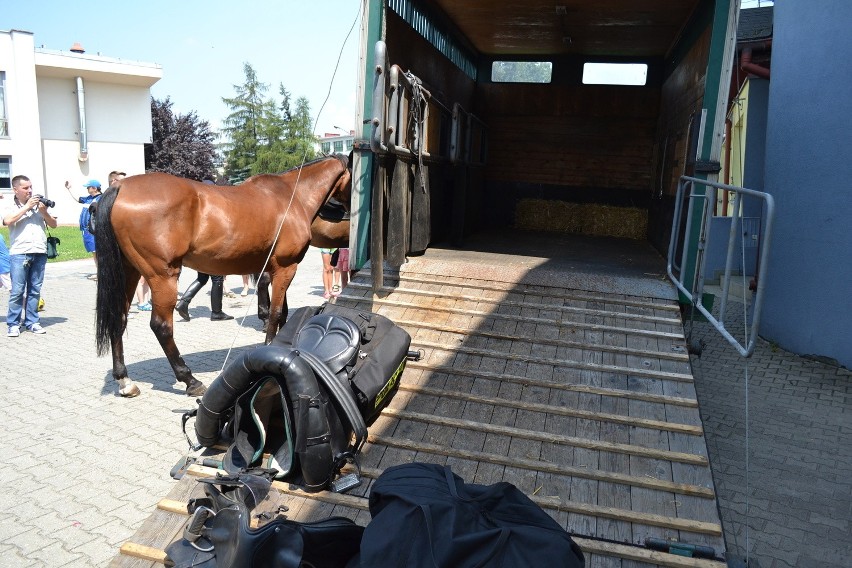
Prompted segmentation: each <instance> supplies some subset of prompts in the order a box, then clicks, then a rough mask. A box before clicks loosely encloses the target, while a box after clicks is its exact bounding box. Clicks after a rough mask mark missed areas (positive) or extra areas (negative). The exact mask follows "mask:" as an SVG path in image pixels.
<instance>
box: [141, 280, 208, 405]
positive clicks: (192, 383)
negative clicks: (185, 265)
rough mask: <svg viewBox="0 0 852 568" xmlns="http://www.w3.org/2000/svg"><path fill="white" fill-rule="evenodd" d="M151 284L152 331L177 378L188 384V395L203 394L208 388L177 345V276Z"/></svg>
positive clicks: (154, 281) (152, 281)
mask: <svg viewBox="0 0 852 568" xmlns="http://www.w3.org/2000/svg"><path fill="white" fill-rule="evenodd" d="M148 284H150V286H151V306H152V307H153V309H152V310H151V331H153V332H154V335H155V336H157V341H159V342H160V347H162V348H163V353H165V354H166V358H167V359H168V360H169V364H170V365H171V366H172V370H173V371H174V373H175V378H176V379H177V380H178V381H179V382H182V383H184V384H186V394H187V395H188V396H201V395H202V394H204V392H205V391H206V390H207V388H206V387H205V386H204V384H203V383H202V382H201V381H199V380H198V379H196V378H195V377H194V376H192V371H191V370H190V369H189V367H188V366H187V365H186V362H184V360H183V357H181V355H180V351H178V348H177V345H175V339H174V309H175V304H177V276H172V277H168V276H163V277H157V278H155V279H152V280H150V281H149V282H148Z"/></svg>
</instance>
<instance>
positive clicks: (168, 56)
mask: <svg viewBox="0 0 852 568" xmlns="http://www.w3.org/2000/svg"><path fill="white" fill-rule="evenodd" d="M360 4H361V2H360V0H313V1H309V2H305V1H299V0H277V1H276V0H244V1H242V2H235V1H231V2H225V1H223V0H204V1H201V0H172V1H165V0H147V1H145V2H139V1H133V0H131V1H127V2H125V1H121V0H112V1H110V2H105V1H103V0H89V1H87V2H68V1H67V0H65V1H61V0H29V1H27V0H2V8H1V9H0V29H4V30H9V29H17V30H26V31H29V32H32V33H33V35H34V42H35V46H36V47H44V48H46V49H53V50H61V51H68V50H69V48H70V47H71V46H72V45H73V44H74V42H79V43H80V44H82V46H83V48H84V49H85V50H86V52H87V53H90V54H100V55H102V56H104V57H111V58H116V59H126V60H132V61H144V62H148V63H157V64H159V65H161V66H162V68H163V78H162V79H161V80H160V81H159V82H158V83H157V84H155V85H154V86H153V87H152V88H151V94H152V95H153V96H154V97H156V98H157V99H164V98H165V97H166V96H169V97H171V100H172V102H173V103H174V106H173V107H172V108H173V110H174V111H176V112H180V113H186V112H189V111H195V112H196V113H197V114H198V116H199V118H201V119H202V120H207V121H208V122H210V124H211V125H212V126H213V127H218V126H219V124H220V123H221V122H222V120H223V119H224V118H225V117H226V116H227V115H228V108H227V107H226V106H225V105H224V103H222V97H232V96H233V95H234V94H235V91H234V87H233V86H234V85H237V84H242V83H243V82H244V78H245V75H244V74H243V63H245V62H248V63H250V64H251V65H252V66H253V67H254V69H255V71H256V72H257V75H258V78H259V79H260V80H261V81H262V82H264V83H268V84H269V85H270V89H269V91H268V92H267V95H269V96H273V95H274V96H276V97H277V94H278V84H279V83H283V84H284V86H285V87H286V88H287V90H289V91H290V94H291V95H292V98H293V100H295V99H296V98H297V97H300V96H304V97H307V98H308V100H309V101H310V105H311V116H312V117H313V118H314V119H315V120H316V119H317V114H318V113H319V111H320V107H321V106H322V104H323V101H324V100H325V99H326V96H327V95H328V93H329V88H331V95H330V97H329V100H328V102H327V103H326V105H325V108H324V109H323V110H322V114H321V115H320V116H319V121H318V123H317V132H318V133H323V132H335V129H334V127H335V126H340V127H342V128H344V129H346V130H349V129H350V128H355V124H354V121H355V93H356V91H357V84H356V81H357V70H358V49H359V42H360V36H359V27H358V26H359V24H360V19H359V11H360ZM356 19H358V23H356V24H355V28H354V29H352V33H351V34H350V35H349V39H348V40H346V36H347V34H348V33H349V30H350V28H351V27H352V24H353V22H355V21H356ZM344 40H346V42H345V44H344ZM341 50H343V54H342V58H341V60H340V65H339V67H338V70H337V73H336V76H334V82H333V83H332V74H333V73H334V68H335V65H336V64H337V59H338V56H339V55H340V53H341Z"/></svg>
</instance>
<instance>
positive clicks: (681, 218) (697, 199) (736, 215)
mask: <svg viewBox="0 0 852 568" xmlns="http://www.w3.org/2000/svg"><path fill="white" fill-rule="evenodd" d="M697 186H703V187H704V188H705V191H704V192H703V193H699V192H696V191H695V189H696V187H697ZM718 190H724V191H730V192H733V193H734V205H733V210H732V211H733V212H732V217H731V226H730V231H729V233H728V243H727V254H726V258H725V271H724V275H723V276H722V277H721V278H720V280H721V285H722V296H721V298H720V305H719V316H718V318H717V317H716V316H714V315H713V314H712V313H711V312H710V310H708V309H707V308H706V307H705V306H704V305H703V303H702V299H703V296H704V281H705V274H706V269H707V255H706V251H707V250H708V246H709V244H710V238H711V232H712V231H711V221H712V219H713V213H714V210H715V205H716V193H717V191H718ZM743 196H751V197H756V198H758V199H761V200H763V202H764V203H763V215H762V223H761V226H762V232H761V234H760V236H759V240H760V252H759V255H758V262H757V268H756V273H755V282H756V288H755V293H754V297H753V299H752V302H753V303H752V316H751V326H750V328H749V327H748V326H746V328H745V335H744V341H743V343H744V344H745V345H743V344H742V343H740V341H739V340H737V338H735V337H734V336H733V335H732V334H731V333H730V331H729V330H728V329H727V328H726V326H725V316H726V311H727V304H728V295H729V292H730V283H731V271H732V269H733V259H734V249H735V245H736V243H737V241H738V240H739V241H740V243H741V246H745V245H744V243H743V240H744V239H743V234H744V230H745V231H746V232H749V231H751V230H752V229H751V227H748V228H747V229H744V224H745V219H744V218H743V215H742V205H743ZM684 204H686V211H685V213H686V214H685V215H684ZM698 207H700V211H701V218H700V224H701V227H700V232H699V235H698V242H697V247H696V248H695V255H696V256H695V270H694V272H693V273H692V274H689V273H688V271H687V270H686V267H687V266H688V262H687V261H688V258H689V255H690V252H691V251H690V247H689V246H688V243H687V241H688V239H689V238H690V235H691V234H692V232H693V225H694V223H695V222H696V221H698V219H697V216H698V213H697V211H698V209H697V208H698ZM774 216H775V201H774V199H773V198H772V196H771V195H769V194H768V193H764V192H762V191H755V190H753V189H747V188H744V187H736V186H732V185H726V184H722V183H716V182H711V181H707V180H703V179H698V178H694V177H689V176H682V177H681V178H680V181H679V182H678V187H677V196H676V199H675V209H674V218H673V221H672V234H671V239H670V241H669V254H668V266H667V271H668V275H669V278H670V279H671V280H672V282H674V284H675V286H677V288H678V290H680V291H681V293H683V295H684V296H686V297H687V298H688V299H689V301H690V303H691V304H692V305H693V306H694V307H695V309H697V310H698V311H699V312H700V313H701V314H702V315H703V316H704V317H706V318H707V320H708V321H709V322H710V323H711V324H712V325H713V327H715V328H716V330H717V331H719V333H720V334H722V336H723V337H724V338H725V339H726V340H727V341H728V342H729V343H731V345H733V346H734V347H735V348H736V349H737V351H739V353H740V355H742V356H743V357H750V356H751V354H752V353H753V352H754V347H755V344H756V341H757V333H758V330H759V328H760V315H761V308H762V306H763V298H764V295H765V289H766V273H767V261H768V258H769V254H768V253H769V245H770V243H771V242H772V220H773V218H774ZM678 250H680V251H681V255H680V263H679V264H677V263H676V257H677V251H678ZM675 272H677V274H675ZM743 274H745V272H744V271H743ZM687 282H690V283H691V288H690V289H688V288H687V284H686V283H687ZM743 301H746V299H745V298H743ZM746 323H748V322H746Z"/></svg>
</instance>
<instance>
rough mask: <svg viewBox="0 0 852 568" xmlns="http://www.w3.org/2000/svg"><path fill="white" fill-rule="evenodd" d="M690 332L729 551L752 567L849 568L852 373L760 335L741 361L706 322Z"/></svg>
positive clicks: (736, 323)
mask: <svg viewBox="0 0 852 568" xmlns="http://www.w3.org/2000/svg"><path fill="white" fill-rule="evenodd" d="M737 307H738V309H737ZM728 310H729V316H727V317H726V319H727V320H728V321H727V325H726V327H728V329H730V330H736V331H735V332H734V333H733V335H734V336H735V337H737V338H738V339H739V340H740V342H741V343H742V344H745V341H744V340H743V337H744V336H743V332H742V331H741V330H742V327H743V326H742V321H743V319H744V316H743V314H742V311H743V309H742V304H741V303H739V304H737V303H735V302H732V303H731V304H729V308H728ZM716 315H717V317H718V314H716ZM685 327H686V330H687V335H689V329H690V324H689V322H687V323H686V325H685ZM692 339H693V340H694V341H698V340H703V341H704V342H706V347H705V348H704V350H703V352H702V355H701V357H700V358H698V357H695V356H693V357H692V372H693V376H694V377H695V386H696V391H697V394H698V401H699V406H700V411H701V417H702V421H703V423H704V428H705V435H706V439H707V449H708V452H709V454H710V465H711V468H712V471H713V480H714V482H715V485H716V491H717V495H718V498H719V509H720V513H721V519H722V527H723V530H724V533H725V542H726V545H727V550H728V557H729V558H735V559H739V560H743V559H748V566H749V568H787V567H794V566H795V567H804V568H811V567H813V568H841V567H844V568H849V567H850V566H852V372H850V371H849V370H846V369H843V368H839V367H836V366H832V365H827V364H824V363H821V362H818V361H815V360H813V359H808V358H804V357H799V356H796V355H794V354H792V353H789V352H787V351H784V350H783V349H780V348H778V347H777V346H774V345H772V344H771V343H769V342H767V341H764V340H762V339H758V340H757V342H756V347H755V351H754V354H753V355H752V356H751V357H750V358H748V359H746V358H743V357H741V356H740V355H739V353H738V352H737V351H736V350H735V349H734V347H733V346H731V345H730V344H728V343H727V341H725V340H724V339H723V338H722V337H721V336H720V335H719V333H718V332H717V331H716V330H715V329H714V328H713V326H712V325H711V324H710V323H708V322H696V323H695V324H694V327H693V328H692ZM850 348H852V346H850ZM746 384H748V387H747V388H746ZM746 400H747V401H748V404H746ZM746 418H747V420H746ZM746 447H748V453H747V452H746ZM747 456H748V466H746V457H747ZM739 565H743V564H739Z"/></svg>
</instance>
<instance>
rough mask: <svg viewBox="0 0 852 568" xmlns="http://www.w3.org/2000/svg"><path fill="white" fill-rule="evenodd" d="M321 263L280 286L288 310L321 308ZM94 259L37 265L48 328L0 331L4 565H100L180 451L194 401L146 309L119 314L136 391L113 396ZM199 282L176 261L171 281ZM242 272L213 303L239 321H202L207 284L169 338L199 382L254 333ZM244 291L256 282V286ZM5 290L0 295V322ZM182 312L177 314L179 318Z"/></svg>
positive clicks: (0, 553)
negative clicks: (100, 350) (97, 330)
mask: <svg viewBox="0 0 852 568" xmlns="http://www.w3.org/2000/svg"><path fill="white" fill-rule="evenodd" d="M321 270H322V260H321V256H320V253H319V250H317V249H314V248H311V249H310V250H309V251H308V253H307V255H306V256H305V259H304V260H303V261H302V264H301V265H300V266H299V269H298V271H297V273H296V277H295V279H294V281H293V284H292V285H291V287H290V291H289V294H288V301H289V307H290V308H291V309H294V308H298V307H301V306H305V305H319V304H321V303H322V302H323V301H324V300H323V298H322V278H321ZM94 271H95V266H94V263H93V261H91V260H79V261H68V262H60V263H51V264H49V265H48V267H47V271H46V276H45V283H44V286H43V288H42V297H43V298H44V300H45V302H46V309H45V311H43V312H42V313H41V323H42V326H43V327H44V329H45V330H46V331H47V333H46V334H45V335H34V334H32V333H29V332H22V333H21V336H20V337H18V338H7V337H6V333H5V332H6V327H5V325H4V326H3V327H2V331H3V333H2V336H0V407H1V408H2V419H1V420H2V432H3V444H4V447H5V448H6V451H5V453H4V457H3V459H2V467H0V488H2V489H0V510H2V511H3V515H2V516H0V567H3V568H5V567H9V568H12V567H15V568H18V567H22V566H27V567H59V566H62V567H69V568H70V567H80V568H82V567H93V566H106V565H107V564H108V563H109V561H110V560H111V559H112V557H114V556H115V555H116V554H117V552H118V548H119V546H121V544H122V543H123V542H125V541H126V540H128V538H130V537H131V536H132V535H133V533H134V532H135V531H136V529H137V528H138V527H139V525H141V523H142V522H143V521H144V520H145V519H146V518H147V517H148V516H149V515H150V514H151V512H152V511H153V510H154V508H155V506H156V504H157V501H159V500H160V499H161V498H162V497H164V496H165V495H166V494H167V493H168V492H169V490H170V488H171V486H172V485H173V484H174V483H175V482H174V480H172V479H171V477H169V470H170V469H171V467H172V466H173V465H174V463H175V462H176V461H177V460H178V459H179V458H180V457H181V456H182V455H183V454H184V453H185V452H186V450H187V442H186V440H185V439H184V438H183V435H182V433H181V428H180V418H181V413H182V411H183V410H184V409H188V408H191V407H192V406H194V399H192V398H189V397H187V396H185V395H184V389H183V384H180V385H175V382H174V375H173V374H172V371H171V368H170V367H169V365H168V362H167V361H166V359H165V357H164V355H163V351H162V349H161V348H160V345H159V343H157V340H156V339H155V337H154V334H153V333H152V332H151V329H150V327H149V326H148V322H149V317H148V314H146V313H140V314H137V315H136V316H135V317H134V318H133V319H131V320H130V321H129V322H128V329H127V335H126V336H125V342H124V346H125V356H126V362H127V367H128V371H129V374H130V376H131V377H132V378H133V379H134V380H135V381H136V382H137V384H138V385H139V387H140V389H141V390H142V395H141V396H139V397H137V398H133V399H124V398H121V397H119V396H117V387H116V384H115V381H113V379H112V376H111V367H112V363H111V358H110V357H109V356H107V357H97V356H96V353H95V342H94V315H95V312H94V306H95V293H96V282H94V281H91V280H88V279H87V276H88V275H90V274H92V273H94ZM194 278H195V271H193V270H189V269H187V270H184V273H183V274H182V275H181V280H180V290H183V289H185V288H186V286H187V285H188V284H189V283H190V282H191V281H192V280H193V279H194ZM241 289H242V279H241V278H240V277H239V276H229V277H228V278H227V279H226V290H232V291H233V292H235V293H236V297H235V298H225V300H224V306H223V309H224V311H225V312H227V313H229V314H230V315H233V316H236V317H237V318H241V317H242V316H248V317H246V320H245V326H244V327H242V328H241V327H240V324H239V319H235V320H229V321H219V322H212V321H210V319H209V316H210V296H209V291H210V285H209V284H208V285H207V286H206V287H205V288H202V290H201V291H200V292H199V293H198V295H197V296H196V297H195V299H194V301H193V302H192V304H191V306H190V310H189V311H190V314H191V315H192V316H193V318H192V320H191V321H189V322H181V321H178V322H177V323H176V324H175V341H176V343H177V345H178V347H179V348H180V350H181V353H182V354H183V356H184V359H185V360H186V362H187V364H188V365H189V366H190V368H191V369H192V370H193V372H194V373H195V375H196V377H197V378H199V379H200V380H201V381H203V382H204V383H205V384H208V385H209V384H210V383H211V382H212V381H213V379H215V377H216V376H217V375H218V374H219V371H220V370H221V368H222V366H223V363H224V361H225V357H226V355H228V352H229V350H231V354H230V357H231V358H233V357H234V356H235V355H236V354H238V353H240V352H241V351H243V350H245V349H247V348H250V347H253V346H256V345H259V344H260V343H262V341H263V336H264V335H263V334H262V333H261V331H260V327H261V323H260V320H258V319H257V315H256V313H257V312H256V305H257V304H256V301H255V299H254V296H253V294H252V295H249V296H247V297H241V296H240V295H239V294H240V291H241ZM252 291H253V290H252ZM8 299H9V295H8V293H6V292H5V290H4V291H2V292H0V318H2V320H3V321H4V322H5V316H6V310H7V306H8ZM179 319H180V318H178V320H179Z"/></svg>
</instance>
